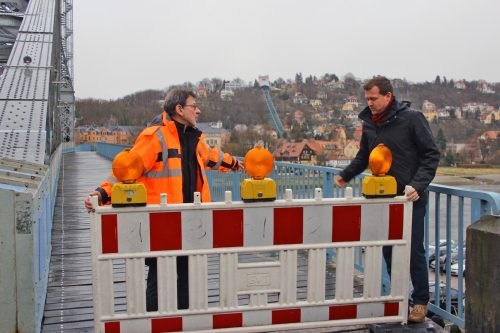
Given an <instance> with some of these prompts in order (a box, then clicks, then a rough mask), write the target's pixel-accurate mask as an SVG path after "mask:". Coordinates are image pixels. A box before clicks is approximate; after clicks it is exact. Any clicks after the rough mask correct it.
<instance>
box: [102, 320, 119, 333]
mask: <svg viewBox="0 0 500 333" xmlns="http://www.w3.org/2000/svg"><path fill="white" fill-rule="evenodd" d="M104 333H120V322H119V321H113V322H108V323H104Z"/></svg>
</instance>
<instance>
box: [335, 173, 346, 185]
mask: <svg viewBox="0 0 500 333" xmlns="http://www.w3.org/2000/svg"><path fill="white" fill-rule="evenodd" d="M333 181H334V182H335V185H337V186H338V187H345V186H346V182H345V180H344V178H342V177H340V176H339V175H336V176H335V178H334V179H333Z"/></svg>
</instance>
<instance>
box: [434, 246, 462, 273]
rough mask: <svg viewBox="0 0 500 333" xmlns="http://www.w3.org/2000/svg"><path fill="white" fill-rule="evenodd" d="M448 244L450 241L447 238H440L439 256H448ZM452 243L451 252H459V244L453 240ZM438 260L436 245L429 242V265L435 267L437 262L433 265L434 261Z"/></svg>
mask: <svg viewBox="0 0 500 333" xmlns="http://www.w3.org/2000/svg"><path fill="white" fill-rule="evenodd" d="M447 244H448V241H447V240H446V239H440V240H439V251H438V257H439V258H441V257H443V256H446V250H447ZM450 244H451V252H452V253H455V252H458V246H457V244H455V242H454V241H453V240H451V241H450ZM434 260H436V246H435V245H434V244H429V257H428V261H429V267H431V268H434V269H435V266H436V264H435V263H434V265H432V262H433V261H434Z"/></svg>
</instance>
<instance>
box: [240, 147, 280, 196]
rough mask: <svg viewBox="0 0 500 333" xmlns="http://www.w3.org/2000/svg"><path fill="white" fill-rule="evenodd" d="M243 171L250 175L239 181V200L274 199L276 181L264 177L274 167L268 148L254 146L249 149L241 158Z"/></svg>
mask: <svg viewBox="0 0 500 333" xmlns="http://www.w3.org/2000/svg"><path fill="white" fill-rule="evenodd" d="M243 162H244V163H245V171H246V172H247V173H248V174H249V175H250V177H252V178H251V179H244V180H243V182H241V188H240V193H241V200H243V201H245V202H253V201H273V200H276V183H275V182H274V180H272V179H271V178H266V176H267V175H268V174H270V173H271V171H272V170H273V167H274V158H273V155H272V154H271V153H270V152H269V150H267V149H265V148H262V147H261V146H256V147H255V148H253V149H251V150H249V151H248V152H247V154H246V155H245V158H244V160H243Z"/></svg>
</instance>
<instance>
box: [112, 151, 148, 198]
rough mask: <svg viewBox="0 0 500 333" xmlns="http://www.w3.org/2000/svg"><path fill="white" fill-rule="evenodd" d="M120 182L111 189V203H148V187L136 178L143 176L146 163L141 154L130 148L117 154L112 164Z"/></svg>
mask: <svg viewBox="0 0 500 333" xmlns="http://www.w3.org/2000/svg"><path fill="white" fill-rule="evenodd" d="M111 166H112V168H113V174H114V176H115V177H116V179H117V180H118V183H116V184H114V185H113V188H112V189H111V205H112V206H113V207H123V206H145V205H146V203H147V192H146V187H145V186H144V184H143V183H137V182H136V180H137V179H138V178H139V177H141V176H142V173H143V170H144V164H143V162H142V158H141V156H140V155H139V154H138V153H137V152H135V151H133V150H130V149H128V148H127V149H125V150H124V151H122V152H121V153H119V154H118V155H116V157H115V159H114V160H113V164H112V165H111Z"/></svg>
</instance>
